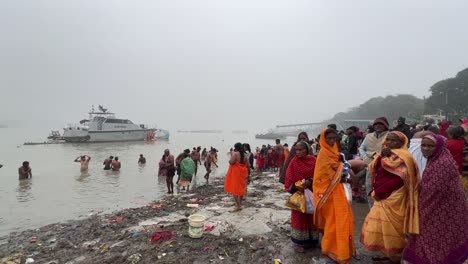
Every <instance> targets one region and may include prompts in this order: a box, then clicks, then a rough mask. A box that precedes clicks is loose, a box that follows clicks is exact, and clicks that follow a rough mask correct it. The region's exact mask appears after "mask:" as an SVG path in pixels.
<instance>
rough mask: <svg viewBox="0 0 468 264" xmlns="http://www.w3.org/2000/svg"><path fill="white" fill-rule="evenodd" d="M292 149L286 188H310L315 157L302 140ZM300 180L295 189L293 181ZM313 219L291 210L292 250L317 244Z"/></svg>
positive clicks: (302, 189) (310, 216)
mask: <svg viewBox="0 0 468 264" xmlns="http://www.w3.org/2000/svg"><path fill="white" fill-rule="evenodd" d="M294 149H295V157H294V158H292V159H291V162H289V166H288V169H287V171H286V182H285V187H286V190H288V191H289V190H290V192H291V193H295V192H296V191H301V192H303V191H304V189H310V190H312V179H313V178H314V169H315V157H314V156H312V155H310V148H309V146H308V145H307V143H306V142H304V141H299V142H297V144H296V146H295V148H294ZM302 180H304V183H303V184H302V188H298V189H296V186H295V184H294V183H295V182H297V181H302ZM290 188H291V189H290ZM313 220H314V216H313V214H305V213H302V212H299V211H296V210H291V240H292V242H293V247H294V250H296V251H298V252H304V250H305V249H306V248H311V247H316V246H318V238H319V234H318V231H317V228H315V226H314V225H313Z"/></svg>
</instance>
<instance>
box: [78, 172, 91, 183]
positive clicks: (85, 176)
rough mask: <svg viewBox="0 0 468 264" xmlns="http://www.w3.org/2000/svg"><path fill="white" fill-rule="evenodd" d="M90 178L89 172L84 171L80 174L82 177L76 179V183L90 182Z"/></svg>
mask: <svg viewBox="0 0 468 264" xmlns="http://www.w3.org/2000/svg"><path fill="white" fill-rule="evenodd" d="M89 176H91V174H89V172H88V171H83V172H81V173H80V175H79V176H78V177H76V181H78V182H88V179H89Z"/></svg>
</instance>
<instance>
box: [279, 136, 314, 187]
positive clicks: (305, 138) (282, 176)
mask: <svg viewBox="0 0 468 264" xmlns="http://www.w3.org/2000/svg"><path fill="white" fill-rule="evenodd" d="M300 141H304V142H309V136H308V135H307V132H301V133H299V135H297V140H296V143H294V145H292V146H291V151H290V152H289V155H288V158H287V159H286V161H285V162H284V163H283V170H282V171H281V172H280V177H279V182H281V183H283V184H284V183H285V178H286V170H287V169H288V166H289V163H290V162H291V160H292V159H293V158H294V156H296V149H295V146H296V144H297V143H298V142H300Z"/></svg>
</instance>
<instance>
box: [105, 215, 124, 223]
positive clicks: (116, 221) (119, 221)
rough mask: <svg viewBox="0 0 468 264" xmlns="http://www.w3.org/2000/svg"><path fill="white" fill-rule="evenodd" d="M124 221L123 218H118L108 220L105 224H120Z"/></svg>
mask: <svg viewBox="0 0 468 264" xmlns="http://www.w3.org/2000/svg"><path fill="white" fill-rule="evenodd" d="M124 220H125V218H124V217H122V216H119V217H117V218H115V219H108V220H107V223H122V222H123V221H124Z"/></svg>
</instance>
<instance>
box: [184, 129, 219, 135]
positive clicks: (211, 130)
mask: <svg viewBox="0 0 468 264" xmlns="http://www.w3.org/2000/svg"><path fill="white" fill-rule="evenodd" d="M177 132H178V133H216V134H219V133H223V131H222V130H214V129H204V130H177Z"/></svg>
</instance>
